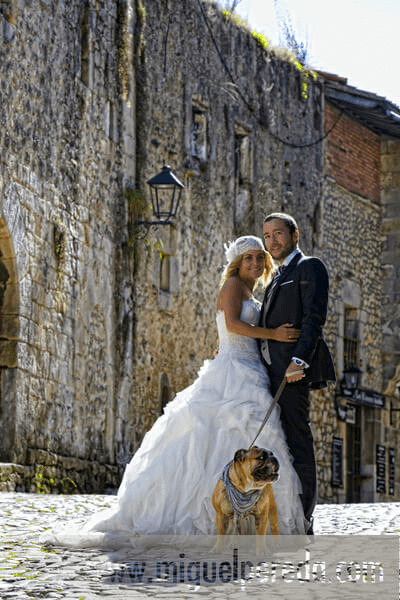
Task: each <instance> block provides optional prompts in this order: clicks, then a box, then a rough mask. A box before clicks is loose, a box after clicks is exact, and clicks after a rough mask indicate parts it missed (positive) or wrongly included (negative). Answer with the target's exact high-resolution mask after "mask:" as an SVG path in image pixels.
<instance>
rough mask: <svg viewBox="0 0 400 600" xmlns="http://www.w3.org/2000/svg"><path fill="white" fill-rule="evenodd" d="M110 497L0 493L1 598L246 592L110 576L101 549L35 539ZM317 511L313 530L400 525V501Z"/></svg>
mask: <svg viewBox="0 0 400 600" xmlns="http://www.w3.org/2000/svg"><path fill="white" fill-rule="evenodd" d="M114 502H116V497H115V496H96V495H74V496H62V495H60V496H56V495H40V494H38V495H35V494H18V493H2V494H0V516H1V522H0V531H1V548H0V597H1V598H2V599H3V600H25V599H26V600H27V599H30V600H33V599H42V598H49V599H50V598H52V599H64V598H66V599H68V600H92V599H94V598H115V599H121V600H122V599H124V600H125V599H128V600H130V599H132V600H135V599H142V598H143V599H145V598H155V597H157V598H166V599H170V598H171V599H172V598H173V599H174V600H175V599H177V598H182V599H183V598H184V599H191V598H199V597H201V598H213V599H214V598H215V599H219V598H232V599H233V598H241V597H244V596H243V595H242V596H240V594H239V595H238V593H239V592H240V590H239V592H238V591H237V587H236V591H235V589H234V588H233V587H232V586H229V585H228V586H225V587H224V589H222V588H221V587H220V588H219V590H217V591H216V590H215V588H214V587H205V588H200V587H199V586H198V587H197V588H196V586H194V585H192V586H190V585H187V584H180V585H179V586H178V587H176V586H171V585H166V586H165V585H164V586H160V585H159V584H158V585H155V584H149V585H141V586H138V585H134V584H132V582H131V581H125V580H123V579H122V580H121V577H116V573H118V572H119V571H118V569H120V568H121V564H122V563H121V561H118V560H117V559H113V558H112V557H110V555H108V554H107V553H106V552H104V551H99V550H93V549H90V550H86V551H82V550H80V551H70V550H65V549H61V548H45V547H43V546H41V545H40V543H39V542H38V538H39V535H40V534H41V533H43V532H44V531H45V530H46V529H48V528H52V527H53V526H54V525H55V524H56V523H57V524H60V520H61V521H64V522H66V523H68V522H70V521H72V520H76V519H78V520H80V519H82V521H84V520H86V519H87V518H88V517H89V516H90V515H91V514H92V513H93V512H95V511H99V510H101V509H103V508H106V507H110V506H112V504H113V503H114ZM315 515H316V518H315V533H316V534H317V535H342V534H351V535H358V536H360V542H361V541H362V539H361V536H362V535H387V534H395V535H397V534H398V533H399V528H400V527H399V526H400V503H393V504H353V505H319V506H318V507H317V509H316V513H315ZM273 597H278V596H275V595H274V596H273ZM279 597H283V596H279ZM310 597H311V596H310ZM324 597H325V596H324ZM326 597H327V598H328V596H326ZM330 597H331V596H329V598H330ZM345 597H346V596H343V598H345ZM351 597H352V598H353V597H354V596H353V595H351Z"/></svg>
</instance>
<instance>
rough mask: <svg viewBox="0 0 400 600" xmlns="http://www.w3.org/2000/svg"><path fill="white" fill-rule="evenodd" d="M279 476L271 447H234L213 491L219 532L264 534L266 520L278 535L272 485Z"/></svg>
mask: <svg viewBox="0 0 400 600" xmlns="http://www.w3.org/2000/svg"><path fill="white" fill-rule="evenodd" d="M278 478H279V463H278V460H277V459H276V458H275V456H274V455H273V453H272V452H271V451H270V450H265V449H263V448H258V447H257V446H253V447H252V448H251V449H250V450H243V449H241V450H237V451H236V453H235V456H234V459H233V461H232V462H230V463H228V464H227V465H226V467H225V469H224V472H223V474H222V478H221V479H220V480H219V481H218V483H217V485H216V487H215V489H214V492H213V495H212V504H213V506H214V509H215V512H216V513H217V517H216V520H217V532H218V536H222V535H226V534H237V533H240V534H253V533H256V534H258V535H265V534H266V533H267V529H268V523H269V525H270V530H271V533H272V534H273V535H279V527H278V511H277V508H276V503H275V497H274V492H273V489H272V486H271V483H273V482H274V481H276V480H277V479H278ZM249 518H250V519H249ZM249 524H250V528H249ZM218 548H220V544H218V543H217V549H218Z"/></svg>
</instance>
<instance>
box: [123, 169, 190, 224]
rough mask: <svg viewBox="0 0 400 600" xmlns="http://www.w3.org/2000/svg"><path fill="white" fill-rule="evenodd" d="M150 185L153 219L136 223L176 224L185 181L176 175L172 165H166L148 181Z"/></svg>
mask: <svg viewBox="0 0 400 600" xmlns="http://www.w3.org/2000/svg"><path fill="white" fill-rule="evenodd" d="M147 183H148V185H149V186H150V194H151V206H152V210H153V217H154V220H153V221H136V222H135V225H147V227H151V226H152V225H153V226H159V225H172V226H173V225H174V222H173V219H175V218H176V215H177V212H178V208H179V204H180V200H181V196H182V190H183V189H184V187H185V186H184V185H183V183H181V182H180V181H179V179H178V178H177V177H176V175H174V173H173V172H172V170H171V167H170V166H168V165H165V166H164V167H163V168H162V171H161V173H158V175H155V176H154V177H152V178H151V179H149V181H148V182H147Z"/></svg>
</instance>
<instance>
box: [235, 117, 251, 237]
mask: <svg viewBox="0 0 400 600" xmlns="http://www.w3.org/2000/svg"><path fill="white" fill-rule="evenodd" d="M249 133H250V131H249V130H248V129H247V128H245V127H244V126H242V125H239V124H236V127H235V141H234V144H235V147H234V160H235V164H234V176H235V199H234V224H235V226H236V229H237V230H236V233H237V234H239V233H242V229H244V230H245V229H249V228H251V226H252V223H251V222H249V221H248V217H249V216H250V215H251V209H252V206H251V204H252V202H251V188H252V177H253V169H252V150H251V142H250V136H249Z"/></svg>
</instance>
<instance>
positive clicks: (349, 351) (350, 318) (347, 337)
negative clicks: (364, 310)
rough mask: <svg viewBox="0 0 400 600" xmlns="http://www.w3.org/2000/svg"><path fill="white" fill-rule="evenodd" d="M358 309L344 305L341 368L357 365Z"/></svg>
mask: <svg viewBox="0 0 400 600" xmlns="http://www.w3.org/2000/svg"><path fill="white" fill-rule="evenodd" d="M357 313H358V311H357V309H355V308H351V307H348V306H346V307H345V309H344V336H343V368H344V369H349V368H351V367H358V366H359V344H360V342H359V320H358V315H357Z"/></svg>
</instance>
